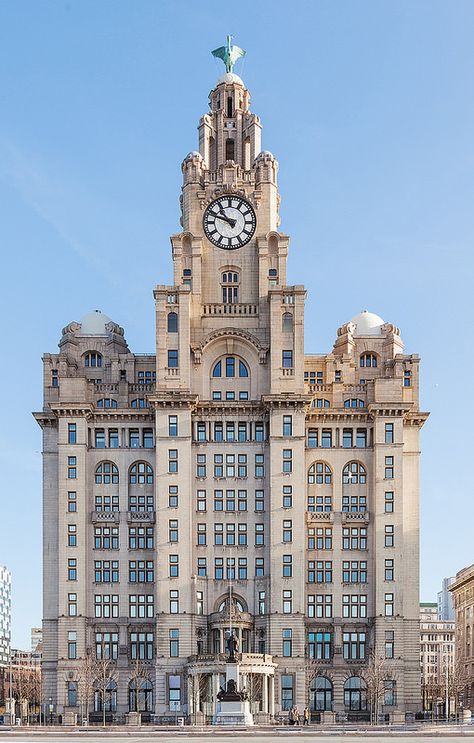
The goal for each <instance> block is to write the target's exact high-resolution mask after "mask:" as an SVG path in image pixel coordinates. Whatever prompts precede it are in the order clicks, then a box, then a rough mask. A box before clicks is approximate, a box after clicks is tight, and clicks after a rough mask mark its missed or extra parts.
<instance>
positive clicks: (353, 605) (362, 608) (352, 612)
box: [342, 593, 367, 619]
mask: <svg viewBox="0 0 474 743" xmlns="http://www.w3.org/2000/svg"><path fill="white" fill-rule="evenodd" d="M342 616H343V618H344V619H366V618H367V595H366V594H354V593H352V594H343V596H342Z"/></svg>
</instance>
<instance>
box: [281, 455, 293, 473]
mask: <svg viewBox="0 0 474 743" xmlns="http://www.w3.org/2000/svg"><path fill="white" fill-rule="evenodd" d="M282 471H283V472H285V473H286V474H288V473H290V472H292V471H293V450H292V449H283V461H282Z"/></svg>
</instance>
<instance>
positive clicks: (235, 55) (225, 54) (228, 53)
mask: <svg viewBox="0 0 474 743" xmlns="http://www.w3.org/2000/svg"><path fill="white" fill-rule="evenodd" d="M231 42H232V36H230V35H229V36H228V37H227V45H226V46H220V47H219V49H214V51H213V52H212V55H213V56H214V57H218V58H219V59H222V61H223V62H224V64H225V69H226V72H232V68H233V66H234V65H235V63H236V62H237V60H238V59H239V57H243V56H244V55H245V51H244V50H243V49H241V48H240V46H233V45H232V43H231Z"/></svg>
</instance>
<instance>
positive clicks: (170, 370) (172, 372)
mask: <svg viewBox="0 0 474 743" xmlns="http://www.w3.org/2000/svg"><path fill="white" fill-rule="evenodd" d="M166 373H167V375H168V376H169V377H179V367H176V366H167V367H166Z"/></svg>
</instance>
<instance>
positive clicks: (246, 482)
mask: <svg viewBox="0 0 474 743" xmlns="http://www.w3.org/2000/svg"><path fill="white" fill-rule="evenodd" d="M261 132H262V123H261V121H260V119H259V117H258V116H257V115H255V114H254V113H252V112H251V110H250V94H249V91H248V90H247V88H246V86H245V84H244V82H243V81H242V80H241V79H240V77H238V76H237V75H235V74H234V73H232V72H227V73H226V74H225V75H223V76H222V77H221V78H220V79H219V80H218V82H217V84H216V86H215V87H214V89H213V90H212V91H211V93H210V96H209V110H208V112H207V113H206V114H204V116H203V117H202V119H201V121H200V122H199V151H193V152H190V153H189V155H187V157H186V158H185V159H184V162H183V164H182V172H183V187H182V192H181V197H180V207H181V228H180V229H179V231H178V232H176V234H173V235H172V236H171V246H172V261H173V275H174V279H173V284H172V285H170V286H167V285H161V284H158V285H157V286H156V287H155V289H154V297H155V303H156V339H155V341H156V346H155V351H154V353H150V354H149V355H143V354H135V353H133V352H132V351H131V350H130V349H129V347H128V345H127V342H126V340H125V335H124V331H123V329H122V328H121V327H120V326H119V325H118V324H117V323H116V322H114V321H112V320H111V319H110V318H108V317H107V316H105V315H104V314H102V313H101V312H98V311H96V312H93V313H91V314H89V315H86V316H85V317H84V318H83V319H82V320H81V321H80V322H70V323H69V324H68V325H66V327H65V328H64V329H63V332H62V336H61V339H60V342H59V353H55V354H52V353H46V354H45V355H44V359H43V360H44V407H43V410H42V412H39V413H35V416H36V418H37V420H38V422H39V424H40V425H41V427H42V429H43V436H44V445H43V451H44V495H43V498H44V620H43V671H44V689H45V691H44V693H45V697H46V698H49V697H51V698H52V699H53V700H54V702H53V703H54V705H55V707H56V708H57V709H58V711H62V710H67V709H71V708H74V707H76V708H77V705H78V704H79V701H78V696H77V689H78V686H77V683H78V681H77V680H78V674H79V673H80V668H81V664H82V663H83V661H84V658H85V657H86V656H87V654H88V653H90V654H91V655H93V656H97V657H99V658H107V657H109V656H110V657H111V658H112V659H113V660H114V666H115V674H114V679H113V680H112V681H111V683H110V688H109V690H108V695H107V697H106V705H107V709H110V710H112V711H115V710H116V711H117V713H126V712H128V711H129V710H134V709H136V706H137V698H138V705H139V706H140V708H141V709H142V710H144V712H145V714H146V713H147V712H148V713H154V714H156V715H158V716H161V717H166V716H169V715H170V714H177V713H181V714H183V713H184V714H185V715H188V714H189V715H191V714H194V715H197V716H199V715H201V716H209V715H211V714H212V713H213V711H214V710H215V705H216V696H217V692H218V690H219V688H220V686H221V685H222V684H223V683H224V671H225V651H226V640H227V637H228V636H229V633H230V631H233V632H234V633H235V634H236V636H237V638H238V642H239V648H238V651H239V659H240V663H241V665H240V674H241V685H243V686H245V687H246V689H247V690H248V692H249V695H250V699H251V705H252V709H253V711H254V712H259V713H260V719H268V717H269V716H272V715H278V714H280V713H282V714H285V713H286V710H288V709H289V708H290V707H291V706H292V705H293V704H297V705H299V707H300V708H302V707H304V706H305V704H306V702H307V701H308V700H309V701H310V704H311V707H312V708H313V709H315V710H334V711H336V712H338V713H341V714H344V713H345V714H351V715H353V716H358V715H364V714H365V713H366V709H367V698H366V685H365V681H364V679H363V674H362V671H363V669H364V667H366V666H367V663H368V658H369V655H370V653H371V652H374V653H376V654H377V655H381V656H383V658H384V659H385V666H386V677H387V694H386V698H385V702H386V707H385V711H387V712H388V711H394V710H398V711H406V710H418V709H419V708H420V706H421V692H420V658H419V641H420V638H419V603H418V602H419V595H418V562H419V558H418V549H419V545H418V542H419V523H418V521H419V518H418V502H419V484H418V470H419V451H420V442H419V433H420V429H421V427H422V425H423V423H424V421H425V419H426V417H427V414H426V413H422V412H420V411H419V405H418V391H419V357H418V356H417V355H407V354H405V353H404V347H403V342H402V339H401V337H400V332H399V329H398V328H397V327H396V326H395V325H393V324H392V323H387V322H384V321H383V320H382V319H381V318H380V317H378V316H377V315H374V314H372V313H371V312H367V311H363V312H361V313H360V314H358V315H356V316H355V317H354V318H352V319H351V320H348V322H347V323H345V324H344V325H342V327H340V328H339V329H338V330H337V336H336V339H335V343H334V346H333V348H332V349H331V350H330V351H329V352H328V353H327V354H321V355H307V356H305V355H304V327H305V314H304V310H305V299H306V291H305V288H304V286H303V285H299V284H298V285H288V284H287V279H286V268H287V256H288V245H289V237H288V235H286V234H285V233H283V232H281V231H280V229H279V226H280V218H279V206H280V195H279V190H278V183H277V173H278V163H277V160H276V158H275V157H274V155H273V154H272V153H271V152H269V151H267V150H264V151H262V149H261ZM314 321H315V318H310V320H309V322H314ZM318 321H319V322H320V321H321V314H320V313H319V314H318ZM324 322H326V319H324ZM137 658H138V659H140V663H141V664H143V665H144V666H146V668H147V669H148V676H147V682H146V684H145V686H144V688H142V689H141V690H140V693H139V694H137V693H136V687H135V683H136V681H135V677H134V676H133V669H134V668H135V667H136V659H137ZM95 704H96V709H97V710H99V709H100V705H101V701H100V698H99V697H98V696H97V697H96V699H95ZM196 719H197V718H196Z"/></svg>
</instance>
